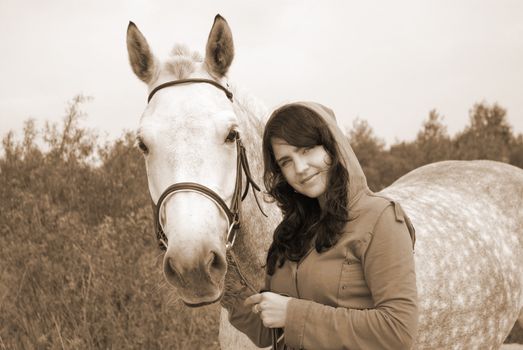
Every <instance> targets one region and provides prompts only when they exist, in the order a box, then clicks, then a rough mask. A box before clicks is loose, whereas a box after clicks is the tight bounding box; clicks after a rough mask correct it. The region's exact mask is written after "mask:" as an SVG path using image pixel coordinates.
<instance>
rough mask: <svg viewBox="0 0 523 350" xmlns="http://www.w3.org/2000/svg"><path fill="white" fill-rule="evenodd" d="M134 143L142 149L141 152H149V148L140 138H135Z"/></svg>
mask: <svg viewBox="0 0 523 350" xmlns="http://www.w3.org/2000/svg"><path fill="white" fill-rule="evenodd" d="M136 144H137V146H138V148H139V149H140V151H142V153H143V154H147V153H149V149H148V148H147V146H146V145H145V143H144V142H143V141H142V139H140V138H138V139H137V140H136Z"/></svg>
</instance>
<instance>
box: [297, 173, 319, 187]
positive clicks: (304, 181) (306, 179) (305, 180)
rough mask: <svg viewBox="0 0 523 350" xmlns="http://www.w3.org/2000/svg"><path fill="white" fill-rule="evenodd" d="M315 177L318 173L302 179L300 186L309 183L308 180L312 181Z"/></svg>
mask: <svg viewBox="0 0 523 350" xmlns="http://www.w3.org/2000/svg"><path fill="white" fill-rule="evenodd" d="M316 175H318V173H314V174H312V175H309V176H307V177H306V178H304V179H303V180H301V181H300V183H301V184H302V185H305V184H306V183H307V182H309V181H310V180H312V179H313V178H314V177H315V176H316Z"/></svg>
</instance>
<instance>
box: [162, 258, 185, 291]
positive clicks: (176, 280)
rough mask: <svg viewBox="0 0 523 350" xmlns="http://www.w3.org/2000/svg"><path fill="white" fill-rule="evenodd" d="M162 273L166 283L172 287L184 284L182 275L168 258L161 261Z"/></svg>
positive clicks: (172, 260)
mask: <svg viewBox="0 0 523 350" xmlns="http://www.w3.org/2000/svg"><path fill="white" fill-rule="evenodd" d="M163 273H164V275H165V278H166V279H167V281H168V282H169V283H171V284H172V285H177V284H180V283H181V284H185V281H184V279H183V277H182V275H181V274H180V272H179V271H178V269H177V267H176V264H175V262H174V259H171V258H170V257H165V259H164V261H163Z"/></svg>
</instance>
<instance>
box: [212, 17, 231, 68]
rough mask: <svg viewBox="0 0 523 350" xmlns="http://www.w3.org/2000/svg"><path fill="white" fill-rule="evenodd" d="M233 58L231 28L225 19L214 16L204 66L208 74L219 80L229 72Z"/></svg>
mask: <svg viewBox="0 0 523 350" xmlns="http://www.w3.org/2000/svg"><path fill="white" fill-rule="evenodd" d="M233 58H234V44H233V41H232V32H231V28H229V25H228V24H227V21H226V20H225V18H223V17H222V16H220V15H216V17H214V24H213V25H212V28H211V32H210V33H209V38H208V39H207V48H206V50H205V64H206V65H207V67H208V69H209V73H211V74H212V75H216V76H217V77H219V78H221V77H223V76H224V75H225V74H226V73H227V71H228V70H229V67H230V66H231V63H232V60H233Z"/></svg>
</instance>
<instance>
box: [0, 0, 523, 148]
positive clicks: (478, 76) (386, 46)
mask: <svg viewBox="0 0 523 350" xmlns="http://www.w3.org/2000/svg"><path fill="white" fill-rule="evenodd" d="M217 13H219V14H221V15H222V16H223V17H225V18H226V20H227V22H228V23H229V25H230V27H231V29H232V32H233V38H234V44H235V58H234V62H233V64H232V67H231V70H230V73H229V80H230V81H231V82H234V83H235V85H239V86H241V88H242V90H247V91H248V92H250V93H251V94H252V95H254V96H257V97H258V98H259V99H260V100H261V101H263V102H264V103H265V104H266V106H267V107H268V108H269V109H271V108H273V107H274V106H276V105H278V104H281V103H282V102H289V101H295V100H313V101H317V102H321V103H323V104H325V105H327V106H329V107H331V108H332V109H333V110H334V111H335V113H336V115H337V118H338V122H339V124H341V126H342V128H349V127H351V126H352V123H353V121H354V120H355V119H356V118H359V119H364V120H366V121H367V122H368V123H369V125H370V126H371V127H372V128H373V130H374V133H375V134H376V135H377V136H378V137H380V138H381V139H383V140H384V141H385V142H386V143H387V144H388V145H390V144H392V143H394V142H396V141H403V140H407V141H408V140H413V139H415V137H416V134H417V132H418V131H419V130H420V128H421V126H422V123H423V122H424V121H425V120H426V119H427V117H428V114H429V111H430V110H432V109H436V110H437V111H438V113H439V114H441V115H443V117H444V123H445V124H446V125H447V126H448V131H449V133H450V134H451V135H454V134H455V133H456V132H458V131H460V130H462V129H463V128H464V127H465V125H467V123H468V121H469V110H470V109H471V108H472V106H473V105H474V104H475V103H477V102H482V101H484V102H486V103H488V104H493V103H498V104H499V105H501V106H502V107H504V108H506V109H507V111H508V114H507V115H508V121H509V123H510V124H511V125H512V126H513V128H514V131H515V132H516V133H521V132H523V1H520V0H507V1H504V0H498V1H490V0H462V1H450V0H441V1H425V0H417V1H410V0H409V1H407V0H397V1H379V2H378V1H372V0H371V1H352V0H332V1H329V0H327V1H317V0H302V1H298V0H264V1H252V0H251V1H249V0H236V1H232V0H220V1H216V0H207V1H196V0H191V1H179V0H165V1H164V0H161V1H160V0H149V1H145V0H111V1H105V0H91V1H80V0H46V1H40V0H33V1H29V0H25V1H24V0H0V47H1V51H0V52H1V54H0V63H1V64H0V136H3V135H5V133H7V132H8V131H9V130H14V131H15V132H16V133H17V135H19V136H20V134H21V130H22V126H23V122H24V120H27V119H28V118H32V119H34V120H35V121H36V123H37V126H38V127H43V125H44V122H45V121H50V122H59V121H61V119H62V118H63V116H64V114H65V108H66V106H67V103H68V101H70V100H71V99H72V98H73V97H74V96H75V95H77V94H80V93H82V94H84V95H88V96H92V97H93V99H92V101H90V102H88V103H87V104H85V106H84V111H85V112H86V113H87V117H86V118H85V119H84V120H83V121H82V125H84V126H86V127H89V128H92V129H95V130H96V131H97V132H99V133H100V134H101V135H105V137H107V138H109V139H111V138H116V137H119V136H121V135H122V134H123V132H124V130H135V129H136V128H137V126H138V121H139V117H140V115H141V113H142V111H143V110H144V108H145V104H146V95H147V89H146V86H145V84H143V83H142V82H141V81H139V80H138V79H137V78H136V77H135V76H134V74H133V73H132V70H131V68H130V66H129V61H128V55H127V49H126V43H125V40H126V30H127V25H128V23H129V21H133V22H134V23H135V24H136V25H137V26H138V28H139V29H140V31H141V32H142V33H143V34H144V35H145V37H146V38H147V40H148V42H149V44H150V46H151V48H152V50H153V52H155V53H156V54H157V55H159V56H165V55H166V54H167V53H168V52H169V51H170V49H171V48H172V46H173V45H174V44H175V43H185V44H186V45H187V46H189V47H190V48H191V49H194V50H198V51H200V52H202V53H203V52H204V48H205V44H206V40H207V35H208V33H209V30H210V28H211V26H212V23H213V20H214V16H215V15H216V14H217Z"/></svg>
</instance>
